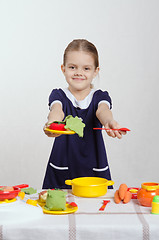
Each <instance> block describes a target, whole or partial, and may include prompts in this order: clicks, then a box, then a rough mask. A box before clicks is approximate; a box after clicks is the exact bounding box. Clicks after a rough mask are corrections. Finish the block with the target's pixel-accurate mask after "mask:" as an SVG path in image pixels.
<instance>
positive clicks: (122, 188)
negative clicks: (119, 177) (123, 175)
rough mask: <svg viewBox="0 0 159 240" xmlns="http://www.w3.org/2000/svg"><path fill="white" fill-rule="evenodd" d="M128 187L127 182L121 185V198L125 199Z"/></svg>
mask: <svg viewBox="0 0 159 240" xmlns="http://www.w3.org/2000/svg"><path fill="white" fill-rule="evenodd" d="M127 189H128V187H127V185H126V184H125V183H123V184H121V185H120V187H119V197H120V199H121V200H124V197H125V194H126V192H127Z"/></svg>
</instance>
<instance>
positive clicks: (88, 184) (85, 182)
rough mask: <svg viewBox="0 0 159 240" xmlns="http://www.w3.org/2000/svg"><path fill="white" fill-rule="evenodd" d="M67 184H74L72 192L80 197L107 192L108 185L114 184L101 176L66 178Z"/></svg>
mask: <svg viewBox="0 0 159 240" xmlns="http://www.w3.org/2000/svg"><path fill="white" fill-rule="evenodd" d="M65 184H67V185H72V193H73V194H74V195H76V196H78V197H99V196H103V195H105V194H106V193H107V187H108V186H111V185H113V184H114V182H113V181H111V180H110V181H108V180H107V179H105V178H100V177H79V178H74V179H73V180H66V181H65Z"/></svg>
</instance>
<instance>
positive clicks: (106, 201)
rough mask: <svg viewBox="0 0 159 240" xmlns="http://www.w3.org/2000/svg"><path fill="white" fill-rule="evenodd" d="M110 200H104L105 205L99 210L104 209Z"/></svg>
mask: <svg viewBox="0 0 159 240" xmlns="http://www.w3.org/2000/svg"><path fill="white" fill-rule="evenodd" d="M109 202H110V200H103V205H102V206H101V208H99V211H104V209H105V207H106V205H107V204H108V203H109Z"/></svg>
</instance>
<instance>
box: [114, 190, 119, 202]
mask: <svg viewBox="0 0 159 240" xmlns="http://www.w3.org/2000/svg"><path fill="white" fill-rule="evenodd" d="M114 201H115V203H117V204H118V203H120V202H121V199H120V197H119V190H116V192H115V194H114Z"/></svg>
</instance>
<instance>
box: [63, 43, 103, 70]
mask: <svg viewBox="0 0 159 240" xmlns="http://www.w3.org/2000/svg"><path fill="white" fill-rule="evenodd" d="M71 51H84V52H87V53H90V54H91V55H92V57H93V59H94V66H95V68H97V67H99V59H98V51H97V49H96V47H95V46H94V45H93V43H91V42H89V41H87V40H85V39H75V40H73V41H72V42H70V43H69V44H68V46H67V47H66V49H65V52H64V56H63V65H64V66H65V64H66V59H67V54H68V52H71Z"/></svg>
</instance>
